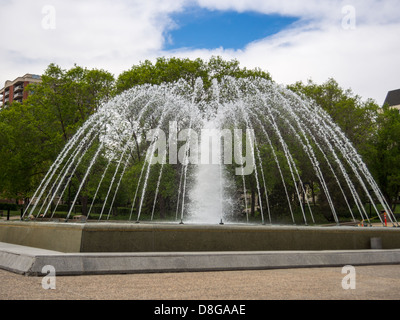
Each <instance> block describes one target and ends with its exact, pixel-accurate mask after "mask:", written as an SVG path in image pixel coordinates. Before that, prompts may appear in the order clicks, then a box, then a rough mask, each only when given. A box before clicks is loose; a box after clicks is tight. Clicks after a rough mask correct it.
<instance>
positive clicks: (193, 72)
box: [116, 57, 271, 93]
mask: <svg viewBox="0 0 400 320" xmlns="http://www.w3.org/2000/svg"><path fill="white" fill-rule="evenodd" d="M223 76H232V77H237V78H243V77H262V78H265V79H269V80H271V77H270V75H269V74H268V73H267V72H264V71H262V70H261V69H254V70H248V69H246V68H242V67H240V64H239V62H238V61H237V60H231V61H226V60H223V59H222V58H221V57H212V58H211V59H210V60H209V61H208V62H206V61H203V60H202V59H196V60H190V59H188V58H186V59H180V58H170V59H166V58H158V59H157V60H156V62H155V63H154V64H153V63H152V62H151V61H149V60H146V61H145V62H142V63H140V64H139V65H134V66H133V67H132V68H131V69H130V70H128V71H125V72H123V73H122V74H121V75H120V76H119V77H118V80H117V83H116V88H117V92H118V93H120V92H122V91H124V90H127V89H129V88H132V87H134V86H137V85H141V84H145V83H149V84H161V83H163V82H175V81H178V80H179V79H184V80H186V81H187V82H188V83H189V84H190V85H192V86H193V85H194V83H195V81H196V79H198V78H201V79H202V80H203V84H204V87H205V88H208V87H210V85H211V80H212V79H218V80H221V78H222V77H223Z"/></svg>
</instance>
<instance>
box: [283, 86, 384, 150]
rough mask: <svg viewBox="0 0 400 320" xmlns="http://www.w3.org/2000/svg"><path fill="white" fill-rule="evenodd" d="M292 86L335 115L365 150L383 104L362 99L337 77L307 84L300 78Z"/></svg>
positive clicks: (347, 132) (344, 128)
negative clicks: (345, 87) (345, 86)
mask: <svg viewBox="0 0 400 320" xmlns="http://www.w3.org/2000/svg"><path fill="white" fill-rule="evenodd" d="M289 89H291V90H293V91H295V92H297V93H300V94H303V95H305V96H306V97H308V98H310V99H312V100H314V101H315V102H316V103H317V104H318V105H319V106H320V107H322V108H323V109H324V110H325V111H326V112H328V114H329V115H330V116H331V117H332V120H333V121H334V122H335V123H336V124H337V125H339V127H340V128H341V129H342V130H343V132H344V133H345V134H346V136H347V138H348V139H350V141H351V142H352V143H354V144H355V146H356V147H357V148H358V149H359V151H360V152H362V151H363V148H364V144H365V141H366V138H367V137H370V136H371V135H372V134H373V133H374V131H375V129H376V121H375V120H376V117H377V112H378V109H379V106H378V105H377V104H376V103H375V102H374V101H373V100H371V99H368V100H366V101H362V100H361V97H359V96H358V95H354V93H353V92H352V91H351V90H350V89H348V90H344V89H343V88H341V87H340V86H339V84H338V83H337V82H336V80H334V79H329V80H328V81H326V82H325V83H323V84H322V85H318V84H316V83H314V82H313V81H311V80H309V81H308V82H307V84H303V83H302V82H297V83H295V84H294V85H291V86H289Z"/></svg>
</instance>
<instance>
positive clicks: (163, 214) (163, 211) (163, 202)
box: [160, 195, 165, 219]
mask: <svg viewBox="0 0 400 320" xmlns="http://www.w3.org/2000/svg"><path fill="white" fill-rule="evenodd" d="M160 218H161V219H165V199H164V197H163V196H161V195H160Z"/></svg>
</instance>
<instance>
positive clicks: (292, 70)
mask: <svg viewBox="0 0 400 320" xmlns="http://www.w3.org/2000/svg"><path fill="white" fill-rule="evenodd" d="M0 4H1V10H0V28H1V30H2V35H3V37H2V39H3V41H2V42H1V43H0V87H2V86H3V85H4V82H5V81H6V80H14V79H15V78H17V77H18V76H22V75H24V74H26V73H33V74H42V73H43V72H44V70H45V69H46V68H47V66H48V65H49V64H50V63H55V64H57V65H59V66H60V67H62V68H63V69H69V68H71V67H73V66H74V64H77V65H79V66H82V67H87V68H89V69H91V68H96V69H104V70H107V71H110V72H111V73H113V74H114V75H115V77H118V75H119V74H120V73H121V72H123V71H126V70H129V69H130V68H131V67H132V66H133V65H137V64H139V63H140V62H143V61H144V60H146V59H147V60H151V61H155V60H156V58H158V57H166V58H168V57H180V58H190V59H196V58H202V59H204V60H208V59H209V58H210V57H211V56H221V57H222V58H224V59H226V60H231V59H236V60H238V61H239V62H240V65H241V67H246V68H249V69H252V68H260V69H262V70H264V71H267V72H269V73H270V74H271V76H272V78H273V79H274V80H275V81H276V82H278V83H281V84H283V85H288V84H293V83H295V82H297V81H303V82H306V81H307V80H313V81H314V82H316V83H318V84H322V83H324V82H325V81H327V80H328V79H329V78H334V79H335V80H336V81H337V82H338V83H339V85H340V86H341V87H343V88H344V89H351V90H352V91H353V92H354V93H355V94H357V95H359V96H361V97H362V99H364V100H365V99H368V98H372V99H374V100H375V101H376V102H377V103H378V104H383V102H384V99H385V97H386V94H387V92H388V91H390V90H395V89H399V88H400V59H399V55H400V1H399V0H347V1H341V0H325V1H317V0H301V1H300V0H212V1H211V0H112V1H111V0H69V1H65V0H64V1H61V0H35V1H32V0H0Z"/></svg>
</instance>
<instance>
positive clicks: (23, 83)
mask: <svg viewBox="0 0 400 320" xmlns="http://www.w3.org/2000/svg"><path fill="white" fill-rule="evenodd" d="M41 81H42V80H41V77H40V76H38V75H35V74H29V73H27V74H26V75H24V76H23V77H18V78H17V79H15V80H14V81H9V80H7V81H6V83H5V85H4V88H3V89H1V90H0V108H2V107H3V106H6V105H10V104H12V103H13V102H23V101H24V100H26V98H27V97H28V94H29V93H28V92H27V91H26V90H25V89H26V87H27V86H28V85H29V84H31V83H38V82H41Z"/></svg>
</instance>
